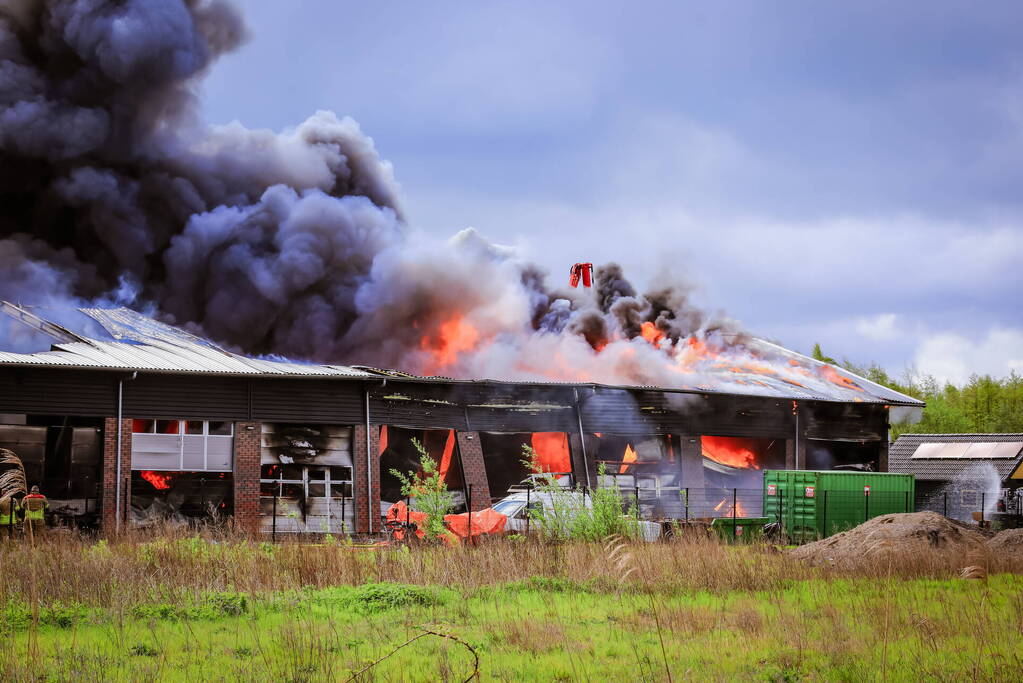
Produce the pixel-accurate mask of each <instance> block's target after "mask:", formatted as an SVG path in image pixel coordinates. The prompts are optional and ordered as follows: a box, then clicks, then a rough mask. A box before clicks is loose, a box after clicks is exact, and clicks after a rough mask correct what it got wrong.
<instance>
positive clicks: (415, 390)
mask: <svg viewBox="0 0 1023 683" xmlns="http://www.w3.org/2000/svg"><path fill="white" fill-rule="evenodd" d="M5 310H6V312H7V313H8V314H9V315H11V316H13V317H16V318H17V319H18V320H20V321H21V322H23V323H26V324H27V326H28V329H29V330H30V331H31V332H32V333H33V334H35V335H45V336H46V337H47V338H48V339H49V343H50V348H49V350H46V351H37V352H32V353H15V352H3V353H0V386H2V391H0V412H2V413H3V418H2V420H0V422H2V423H3V424H0V447H4V448H10V449H11V450H14V451H15V452H16V453H18V454H19V455H21V456H22V458H23V459H24V460H25V463H26V470H27V472H28V475H29V479H30V480H32V481H33V482H35V481H38V482H40V483H41V484H42V485H43V487H44V489H45V490H46V492H47V494H48V495H49V496H50V498H51V501H53V506H54V509H55V510H57V511H58V512H59V513H60V514H62V515H64V516H66V517H67V518H68V519H69V520H71V521H75V522H77V523H80V524H87V523H89V522H90V521H93V520H95V521H98V522H99V523H100V524H102V525H103V526H105V527H114V526H117V525H119V524H147V523H149V522H151V521H153V520H155V519H164V520H166V519H170V520H177V521H179V522H188V521H190V520H196V519H213V520H216V519H226V518H228V517H233V518H234V519H235V520H236V521H237V522H238V523H239V524H241V525H242V526H243V527H245V528H248V529H251V530H254V531H255V530H262V531H269V530H271V529H273V530H276V531H277V532H278V533H287V532H307V533H326V532H331V533H338V532H341V531H358V532H375V531H379V530H380V528H381V526H380V518H381V515H382V510H383V509H386V507H387V506H388V505H389V504H390V503H392V502H395V501H396V500H398V499H400V497H401V493H400V486H399V485H398V483H397V481H396V480H395V478H394V476H393V475H392V474H391V470H392V469H396V470H399V471H408V470H410V469H414V468H415V467H416V463H417V462H418V457H419V454H418V452H417V450H416V449H415V448H414V447H413V446H412V442H413V439H415V440H416V441H418V442H419V443H420V444H422V448H423V449H424V451H425V452H426V453H427V454H428V455H429V456H430V457H432V458H433V459H434V460H435V461H436V463H437V465H438V468H439V471H440V472H441V476H443V477H444V479H445V481H446V482H447V484H448V486H449V488H450V489H451V490H452V491H454V492H456V502H457V504H458V505H459V506H463V507H465V508H470V509H472V510H479V509H483V508H486V507H488V506H490V504H491V503H492V501H493V500H494V499H498V498H501V497H502V496H504V495H506V493H507V491H508V489H509V487H511V486H514V485H516V484H518V483H520V482H521V481H522V480H523V479H524V478H526V477H527V476H528V474H529V469H528V467H527V463H525V462H524V460H525V456H524V453H526V452H527V451H525V450H524V447H528V448H529V449H531V451H532V452H533V453H535V456H536V463H537V464H538V465H539V467H540V468H542V470H544V471H546V472H550V473H551V474H552V476H554V477H555V478H557V479H558V480H559V481H561V482H562V483H563V484H564V485H566V486H586V487H598V486H607V485H610V484H612V483H614V484H617V485H618V486H619V487H620V488H622V489H623V490H624V491H625V492H626V493H628V492H630V491H634V492H635V495H636V497H637V498H638V502H639V506H640V509H641V511H642V513H643V514H644V515H645V516H648V517H651V518H673V517H681V516H683V515H688V516H714V515H725V514H730V513H731V510H732V506H733V502H736V501H735V499H734V497H733V496H732V495H731V494H728V495H725V494H724V492H728V491H732V490H734V489H738V490H739V491H740V492H741V491H743V490H749V491H755V490H759V488H760V477H761V472H762V470H764V469H767V468H783V467H784V468H800V469H830V468H834V467H839V468H841V467H862V468H869V469H874V470H877V471H886V470H887V469H888V439H887V435H888V425H889V422H890V421H892V420H898V419H903V416H904V414H906V413H908V412H913V411H916V410H919V408H920V407H921V405H922V404H921V403H920V402H919V401H916V400H915V399H912V398H910V397H907V396H903V395H901V394H898V393H896V392H893V391H891V390H889V389H886V388H884V387H881V386H879V385H876V384H873V383H872V382H870V381H868V380H865V379H863V378H861V377H857V376H855V375H853V374H851V373H849V372H847V371H845V370H842V369H840V368H836V367H833V366H830V365H825V364H823V363H819V362H817V361H814V360H812V359H809V358H806V357H804V356H800V355H798V354H795V353H793V352H790V351H786V350H784V349H781V348H779V347H777V346H773V345H770V344H767V343H766V342H760V341H757V340H751V341H749V342H747V343H746V349H747V351H746V353H747V354H749V357H750V358H752V357H753V354H755V353H757V352H759V353H761V354H762V360H760V361H758V362H756V363H755V362H754V361H752V360H750V361H748V362H747V364H746V365H736V364H735V362H734V360H735V359H731V360H730V362H725V361H723V360H722V359H721V358H720V357H719V358H718V359H716V360H712V361H710V362H711V364H713V365H717V366H718V367H717V368H716V371H717V372H718V373H721V374H723V375H725V376H726V377H725V378H724V379H722V380H720V381H719V382H717V384H715V379H714V377H713V376H712V375H711V374H709V373H706V372H704V373H702V374H700V375H685V377H686V379H687V381H693V382H700V383H702V384H703V386H691V387H687V388H657V387H650V386H646V387H639V386H615V385H608V384H600V383H593V382H554V381H548V382H542V381H531V382H525V381H518V382H516V381H500V380H489V379H479V380H458V379H448V378H442V377H437V376H423V375H413V374H409V373H405V372H401V371H398V370H387V369H379V368H370V367H365V366H355V367H352V366H341V365H323V364H308V363H296V362H290V361H286V360H281V359H276V360H275V359H265V358H254V357H249V356H244V355H240V354H237V353H233V352H230V351H228V350H226V349H224V348H222V347H221V346H218V345H217V344H214V343H213V342H210V341H208V340H206V339H203V338H201V337H198V336H196V335H194V334H191V333H189V332H186V331H183V330H181V329H178V328H175V327H172V326H170V325H166V324H164V323H160V322H158V321H156V320H153V319H151V318H148V317H146V316H143V315H141V314H139V313H136V312H134V311H131V310H128V309H99V308H83V309H80V310H77V311H75V312H74V315H71V314H68V313H66V314H65V315H64V316H63V318H62V321H63V324H58V323H56V322H54V321H51V320H47V319H45V318H43V317H41V315H36V313H40V314H41V313H42V311H36V312H33V311H29V310H27V309H25V308H22V307H18V306H13V305H10V304H6V305H5ZM69 320H73V321H77V323H76V324H77V327H75V329H72V327H73V326H72V325H71V323H70V322H68V321H69ZM448 350H450V349H447V350H445V351H444V352H445V353H447V352H448ZM758 350H759V351H758ZM452 353H457V352H452ZM764 359H770V361H769V362H770V365H769V364H768V360H764ZM778 367H781V368H782V369H781V370H779V369H777V368H778ZM786 373H794V375H795V376H799V377H800V378H801V380H800V381H799V383H798V384H797V383H794V382H793V381H789V380H791V379H792V378H791V377H790V376H789V375H788V374H786ZM737 380H741V381H740V382H739V383H738V384H737V383H736V381H737ZM740 388H741V390H740ZM737 504H738V506H739V507H740V509H739V510H738V511H737V513H738V514H744V513H747V512H756V510H750V509H747V508H749V507H751V506H754V505H757V504H758V503H756V502H755V501H754V500H742V499H740V500H738V501H737Z"/></svg>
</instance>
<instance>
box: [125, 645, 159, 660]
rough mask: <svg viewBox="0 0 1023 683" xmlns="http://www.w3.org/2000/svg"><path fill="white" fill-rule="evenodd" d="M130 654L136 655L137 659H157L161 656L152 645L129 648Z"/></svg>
mask: <svg viewBox="0 0 1023 683" xmlns="http://www.w3.org/2000/svg"><path fill="white" fill-rule="evenodd" d="M128 654H130V655H135V656H136V657H156V656H158V655H159V654H160V651H159V650H157V649H156V648H155V647H153V646H152V645H147V644H146V643H138V644H137V645H132V646H131V647H130V648H128Z"/></svg>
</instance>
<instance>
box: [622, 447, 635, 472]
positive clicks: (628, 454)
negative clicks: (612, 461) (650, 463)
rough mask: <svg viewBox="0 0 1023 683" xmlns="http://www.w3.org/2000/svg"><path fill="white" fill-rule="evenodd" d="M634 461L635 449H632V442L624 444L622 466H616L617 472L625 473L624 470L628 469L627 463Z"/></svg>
mask: <svg viewBox="0 0 1023 683" xmlns="http://www.w3.org/2000/svg"><path fill="white" fill-rule="evenodd" d="M634 462H636V451H635V450H633V448H632V444H631V443H630V444H628V445H626V446H625V455H623V456H622V466H621V467H619V468H618V474H625V472H626V470H628V469H629V465H631V464H632V463H634Z"/></svg>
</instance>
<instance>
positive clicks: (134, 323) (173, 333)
mask: <svg viewBox="0 0 1023 683" xmlns="http://www.w3.org/2000/svg"><path fill="white" fill-rule="evenodd" d="M80 310H81V312H82V313H84V314H85V315H87V316H89V317H90V318H92V319H93V320H95V321H96V322H97V323H99V324H100V325H101V326H102V327H103V329H104V330H105V331H106V332H107V333H108V334H110V336H111V338H112V339H114V340H115V341H100V340H96V339H91V338H84V337H83V338H82V339H83V341H81V342H69V343H60V344H56V345H55V346H54V347H53V350H52V351H47V352H42V353H33V354H17V353H4V352H0V364H8V365H40V366H54V367H84V368H113V369H125V370H149V371H155V372H184V373H210V374H237V375H279V376H327V377H330V376H333V377H352V378H360V377H361V378H367V377H380V376H381V375H383V376H388V377H394V378H401V379H409V380H412V381H417V382H430V383H465V382H483V383H489V384H505V385H512V386H515V385H518V386H529V385H532V386H565V387H608V388H620V389H638V390H654V391H668V392H683V393H697V394H703V393H706V394H724V395H731V396H764V397H770V398H783V399H794V400H813V401H832V402H843V403H874V404H890V405H899V406H910V407H913V408H915V407H922V406H923V405H924V404H923V402H922V401H919V400H917V399H914V398H912V397H910V396H906V395H904V394H900V393H898V392H896V391H892V390H891V389H888V388H887V387H883V386H881V385H879V384H876V383H874V382H871V381H870V380H867V379H865V378H863V377H859V376H858V375H854V374H853V373H851V372H848V371H846V370H843V369H841V368H838V367H835V366H832V365H829V364H827V363H822V362H821V361H817V360H814V359H812V358H809V357H807V356H803V355H801V354H798V353H795V352H794V351H790V350H788V349H785V348H782V347H780V346H777V345H776V344H772V343H770V342H766V341H763V340H759V339H752V340H747V341H746V342H745V345H746V347H747V348H748V349H749V350H750V351H751V352H752V353H754V354H756V355H759V356H763V357H765V358H771V359H772V363H773V364H772V365H765V367H766V368H767V370H768V371H766V372H756V371H755V370H754V369H751V368H749V367H743V366H741V365H740V366H730V365H728V364H727V363H721V364H719V365H721V366H722V367H720V368H718V369H717V370H715V371H711V372H704V375H703V376H702V377H699V376H694V377H693V378H692V384H691V385H687V384H681V385H679V386H673V387H657V386H636V385H617V386H616V385H606V384H600V383H592V382H559V381H550V380H539V381H538V380H533V381H530V380H525V381H522V380H517V381H505V380H490V379H480V380H474V379H473V380H458V379H452V378H448V377H421V376H417V375H413V374H410V373H406V372H402V371H399V370H384V369H377V368H371V367H365V366H355V367H348V366H343V365H317V364H311V363H310V364H306V363H296V362H292V361H288V360H277V359H259V358H249V357H246V356H241V355H239V354H236V353H231V352H229V351H226V350H224V349H222V348H220V347H219V346H217V345H216V344H215V343H213V342H211V341H209V340H207V339H203V338H202V337H198V336H196V335H194V334H192V333H190V332H187V331H185V330H182V329H179V328H177V327H173V326H171V325H167V324H165V323H162V322H159V321H157V320H153V319H152V318H149V317H147V316H144V315H142V314H140V313H138V312H136V311H133V310H131V309H128V308H116V309H102V308H83V309H80ZM793 368H794V369H793ZM808 368H824V369H826V370H827V373H828V375H829V376H832V377H834V378H839V381H831V380H829V379H827V378H826V377H824V375H823V373H822V372H809V371H807V369H808ZM790 375H791V376H790Z"/></svg>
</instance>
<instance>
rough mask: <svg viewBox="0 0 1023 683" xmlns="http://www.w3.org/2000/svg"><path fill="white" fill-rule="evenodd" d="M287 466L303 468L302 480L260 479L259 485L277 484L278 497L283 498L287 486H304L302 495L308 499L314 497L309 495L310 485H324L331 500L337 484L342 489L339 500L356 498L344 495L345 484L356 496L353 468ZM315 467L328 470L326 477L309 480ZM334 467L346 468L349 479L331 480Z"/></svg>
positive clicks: (326, 494) (326, 495)
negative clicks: (333, 488) (310, 473)
mask: <svg viewBox="0 0 1023 683" xmlns="http://www.w3.org/2000/svg"><path fill="white" fill-rule="evenodd" d="M284 466H285V465H281V467H284ZM286 466H287V467H301V468H302V478H301V479H277V478H273V479H260V480H259V483H260V484H277V495H278V496H282V495H283V494H282V490H283V488H284V485H285V484H299V485H301V486H302V493H303V494H304V495H305V497H306V498H311V497H312V496H310V495H309V485H310V484H312V485H313V486H319V485H322V486H323V487H324V489H323V491H324V493H325V497H327V498H330V499H333V498H334V497H333V496H332V495H331V493H332V486H333V485H334V484H337V485H338V488H340V489H341V495H340V496H338V498H345V499H347V500H352V498H353V497H354V496H346V495H344V492H345V484H348V487H349V488H350V489H352V492H353V494H354V489H353V488H352V487H353V478H354V471H353V468H351V467H344V466H343V465H286ZM313 467H322V468H324V469H325V470H326V472H325V475H326V476H325V477H324V478H323V479H310V478H309V470H310V468H313ZM332 467H344V469H346V470H348V479H333V478H331V476H330V475H331V472H330V470H331V468H332ZM282 471H283V470H282ZM264 497H273V496H272V494H271V495H270V496H264ZM315 497H316V498H321V497H323V496H315Z"/></svg>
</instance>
